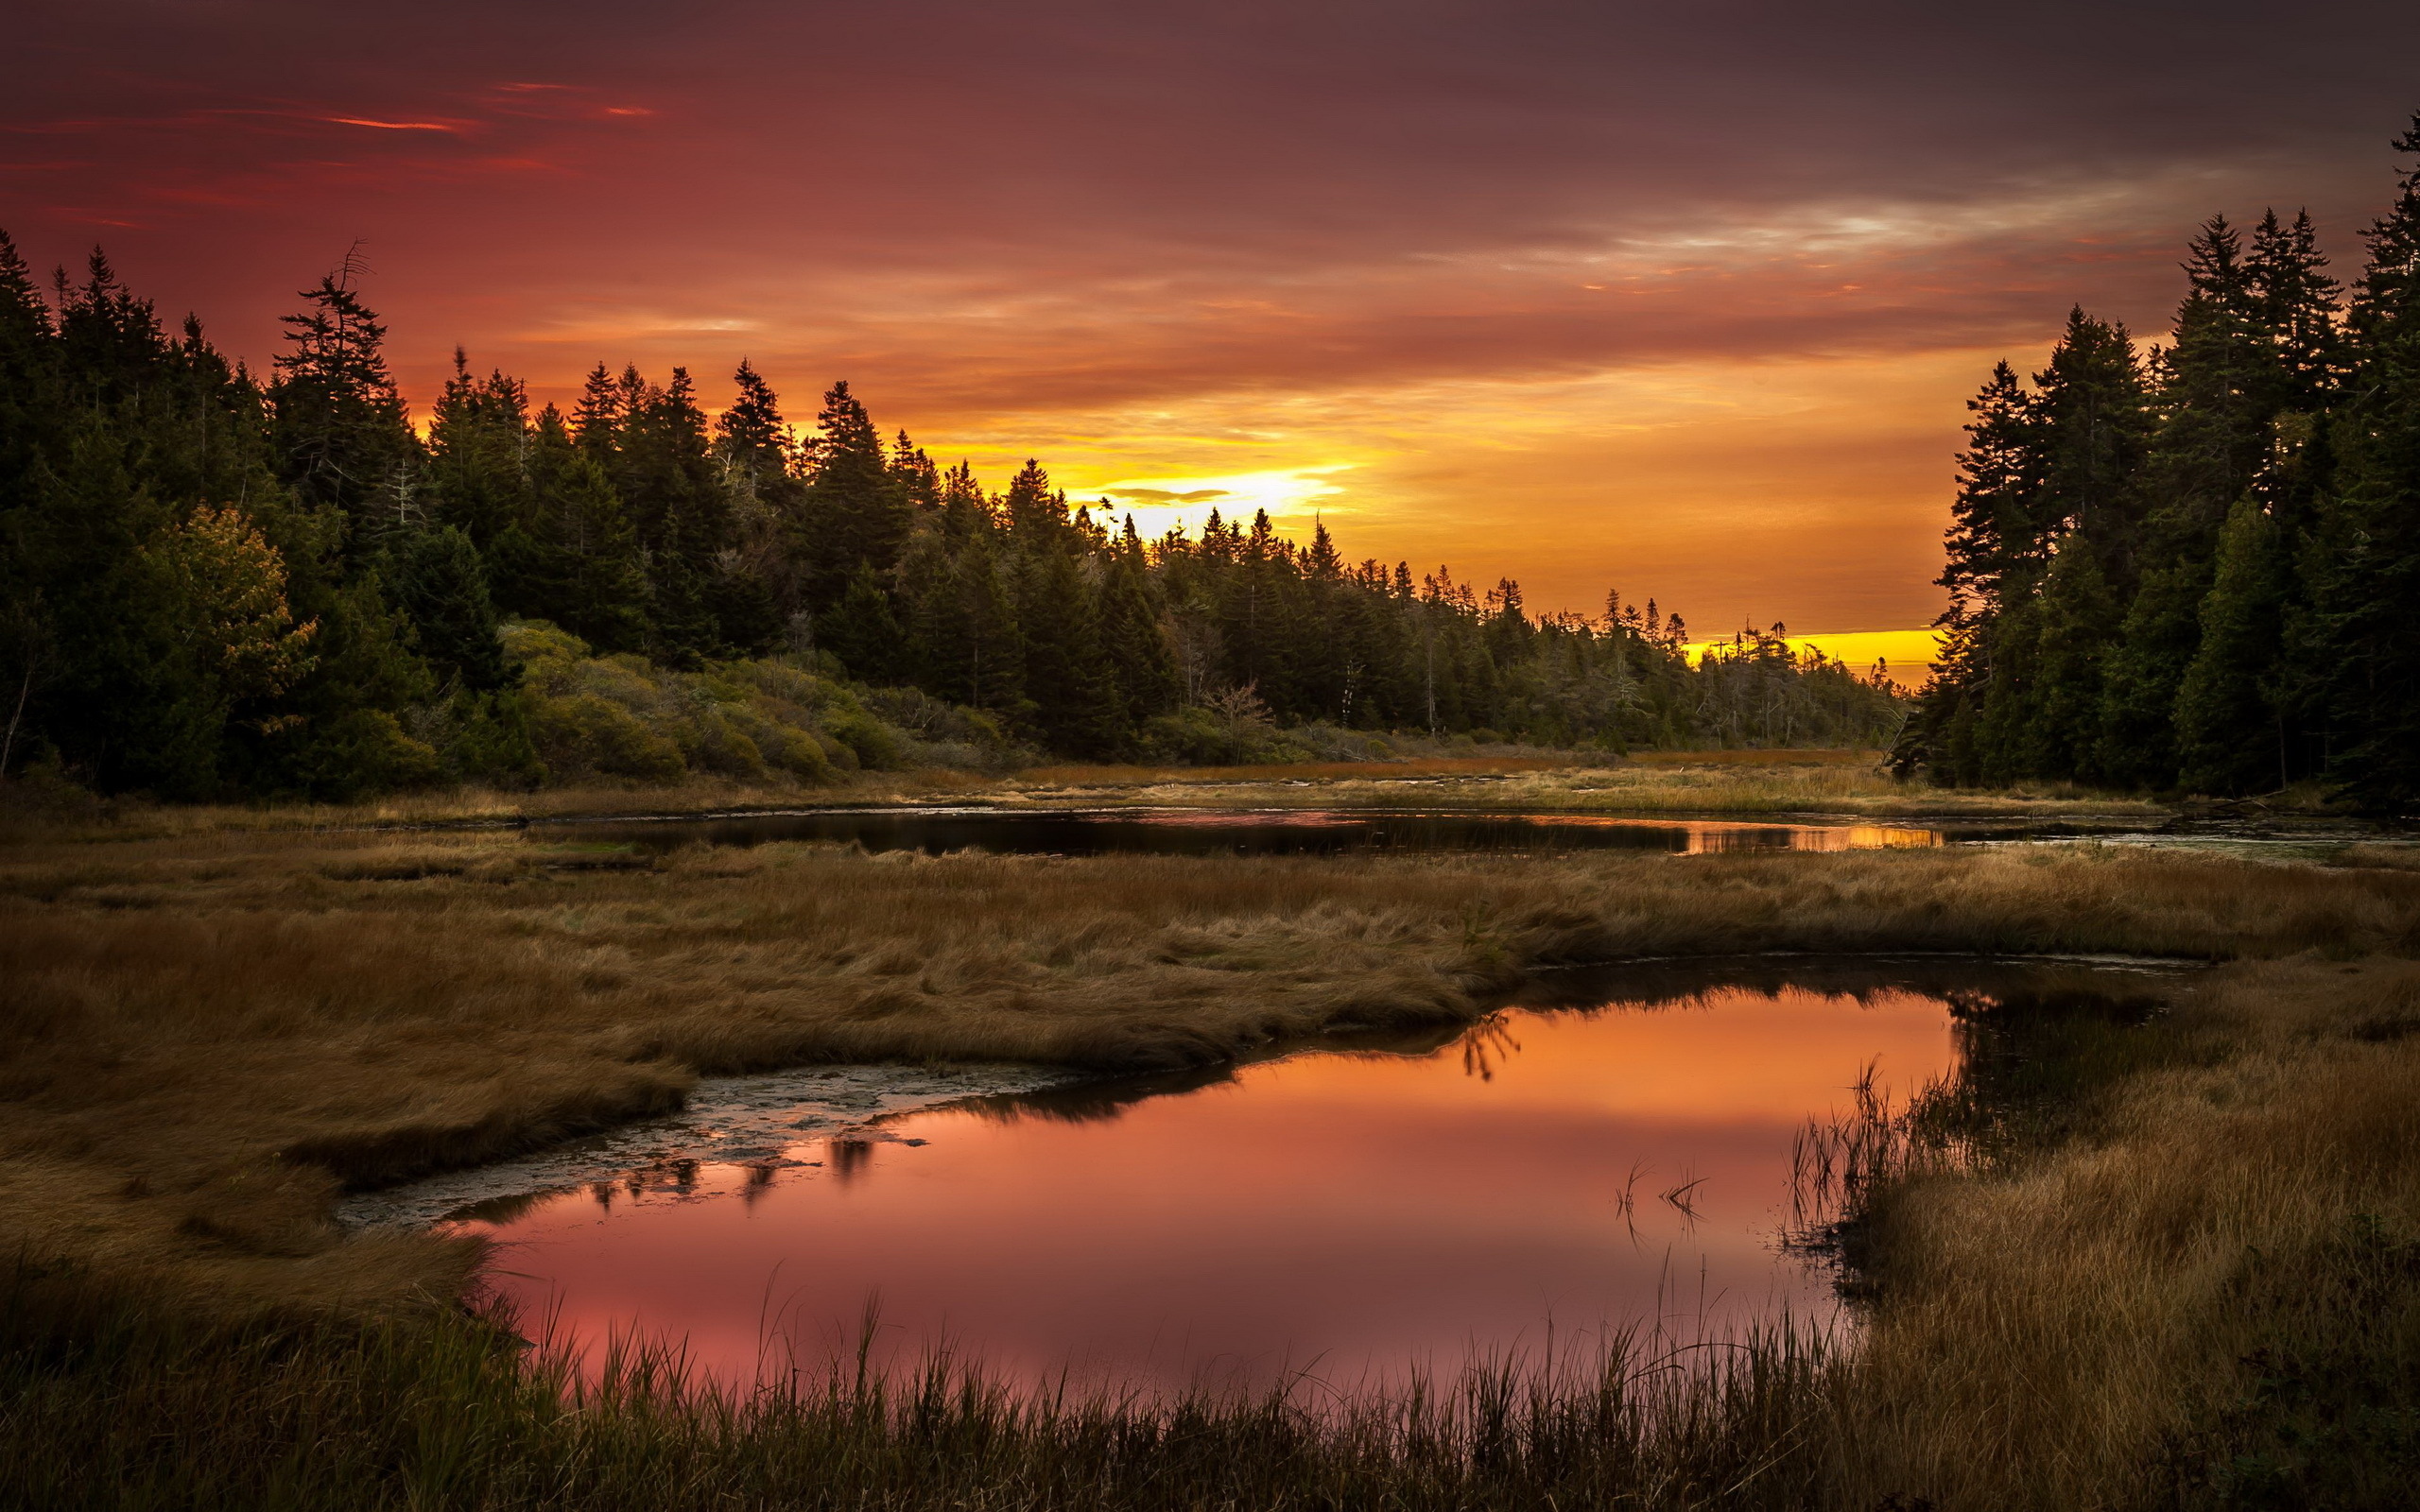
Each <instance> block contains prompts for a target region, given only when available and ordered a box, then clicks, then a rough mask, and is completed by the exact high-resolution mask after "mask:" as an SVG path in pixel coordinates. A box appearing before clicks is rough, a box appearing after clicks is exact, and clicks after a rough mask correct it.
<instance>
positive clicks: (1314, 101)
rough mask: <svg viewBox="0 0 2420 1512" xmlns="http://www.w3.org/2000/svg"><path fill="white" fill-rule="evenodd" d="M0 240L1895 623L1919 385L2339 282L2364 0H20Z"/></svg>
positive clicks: (1907, 605) (1560, 578)
mask: <svg viewBox="0 0 2420 1512" xmlns="http://www.w3.org/2000/svg"><path fill="white" fill-rule="evenodd" d="M9 32H10V33H11V43H10V46H9V48H8V49H7V55H6V57H5V58H0V133H5V141H0V228H5V229H6V230H7V231H8V232H10V233H11V234H12V235H13V236H14V237H15V239H16V240H17V242H18V244H19V246H20V248H21V249H23V250H24V252H25V254H26V257H27V258H28V259H29V260H31V261H33V262H34V263H36V264H37V265H38V266H49V265H51V264H54V263H60V262H68V263H74V262H76V261H78V260H79V259H80V258H81V257H82V256H83V254H84V252H85V251H86V249H88V248H89V247H90V246H91V245H92V244H93V243H95V241H97V242H99V243H101V244H103V245H104V246H105V247H106V248H107V249H109V251H110V253H111V255H112V258H113V259H114V260H115V262H116V264H117V266H118V267H119V269H120V271H121V272H122V274H123V275H124V276H125V277H126V278H127V280H128V281H129V282H130V283H131V284H133V286H135V287H136V288H137V289H138V290H140V291H143V292H146V293H148V294H151V295H154V296H156V297H157V299H158V301H159V303H160V306H161V309H162V313H163V314H164V316H166V317H168V318H171V319H175V318H181V317H182V315H183V314H184V313H185V312H186V311H187V310H188V309H190V310H194V311H197V312H199V314H200V315H201V317H202V318H203V319H204V321H205V323H206V324H207V325H208V327H209V329H210V330H211V332H212V333H213V335H214V336H215V337H216V340H217V341H218V342H219V343H220V344H221V345H222V346H224V347H225V348H227V349H228V350H230V351H231V352H234V353H237V354H239V355H242V356H244V357H246V358H248V359H250V360H251V361H252V362H253V363H255V364H256V365H257V364H264V363H265V362H266V360H267V359H268V357H269V356H270V355H271V354H272V352H274V351H275V349H276V346H277V341H276V335H275V332H276V325H275V318H276V317H277V316H278V315H279V314H281V313H284V312H285V311H286V310H289V309H291V308H292V307H293V306H294V304H295V299H294V292H295V291H296V290H297V289H299V288H300V287H301V286H302V284H304V283H308V282H311V281H312V280H314V279H316V277H317V276H318V275H319V274H320V272H321V271H322V270H324V269H326V268H328V267H330V266H333V265H334V264H335V263H336V262H337V260H338V259H339V258H340V257H341V256H342V255H343V254H344V252H345V249H346V248H347V247H348V246H349V245H350V244H352V243H353V242H354V239H355V238H359V239H360V240H361V242H362V243H363V255H364V257H365V258H366V260H367V262H368V264H369V265H370V266H371V268H372V274H371V276H370V278H369V279H368V281H367V285H366V286H367V291H368V294H369V298H370V300H371V302H372V305H373V306H374V307H376V308H377V309H378V310H379V311H380V312H381V313H382V314H383V315H384V316H385V317H386V318H387V319H388V321H389V327H390V336H389V341H390V351H391V354H392V357H393V360H394V362H395V366H396V369H397V371H398V373H399V374H400V376H401V377H402V379H403V380H404V383H405V385H406V390H407V392H408V394H409V395H410V396H411V398H412V400H413V402H414V404H415V405H416V407H418V408H420V409H422V410H423V411H424V409H425V405H426V403H427V400H428V398H429V396H430V395H431V394H432V393H433V391H434V389H435V387H437V385H438V384H439V382H440V381H441V377H442V375H443V374H444V372H445V371H446V369H447V365H448V363H449V361H450V356H451V352H452V351H453V348H454V346H455V344H456V343H457V342H459V343H461V344H462V345H463V346H464V347H466V348H467V349H468V350H469V352H470V356H471V360H472V362H473V363H474V364H475V366H477V367H479V368H481V369H485V368H487V367H490V366H501V367H503V368H504V369H507V370H508V371H510V372H514V373H517V374H520V375H521V376H523V377H525V378H526V379H527V380H528V382H529V384H530V387H531V389H532V391H533V393H534V394H535V395H537V396H539V397H541V398H555V399H563V398H565V397H567V396H568V395H569V394H570V393H572V392H573V391H574V390H576V388H577V387H578V385H579V377H580V375H581V373H582V372H584V371H585V370H586V369H588V368H589V367H591V366H592V365H593V364H595V363H596V362H597V361H598V360H599V359H602V360H604V361H606V362H608V363H611V364H613V365H614V367H616V368H617V369H618V368H619V367H620V365H622V364H623V363H625V362H635V363H637V364H638V365H639V366H640V368H641V369H643V370H645V371H647V372H648V373H650V374H651V375H654V376H657V377H659V378H660V377H662V376H663V374H664V372H665V369H667V368H669V367H670V366H671V365H673V364H675V363H681V364H685V365H686V366H688V367H689V368H690V369H691V370H692V371H693V373H694V374H696V376H697V378H698V381H699V384H700V389H701V392H702V394H703V396H704V398H705V399H706V401H707V402H708V403H709V404H710V405H718V404H721V403H722V402H723V401H724V399H725V398H726V397H727V396H728V394H729V392H730V383H729V374H730V371H731V369H732V368H733V367H734V366H735V364H736V363H737V362H738V361H739V359H740V358H742V357H743V356H744V357H748V358H750V359H752V361H753V362H754V363H755V364H756V365H757V366H758V368H759V369H762V370H764V371H765V372H766V373H767V374H768V375H769V377H770V378H771V379H772V380H773V381H774V383H775V385H776V387H778V388H779V389H780V390H781V392H782V394H783V396H784V399H785V401H786V403H787V407H788V409H789V410H790V412H791V414H792V417H793V418H794V419H798V420H801V421H812V418H813V413H814V409H815V407H816V400H817V397H818V395H819V394H820V393H821V390H822V388H823V387H825V386H826V385H828V383H829V382H830V381H831V380H832V379H834V378H840V377H845V378H847V379H849V380H850V382H851V384H852V386H853V387H855V388H856V391H857V392H858V393H859V394H860V395H861V396H862V397H863V398H864V399H865V400H866V402H867V403H868V404H869V406H870V407H871V408H872V409H873V414H874V418H875V420H876V421H878V422H879V423H881V424H882V425H884V426H885V427H886V428H894V427H900V426H905V427H907V428H908V430H910V431H911V432H912V433H913V434H914V435H915V437H916V438H917V439H918V440H919V441H921V442H922V443H924V444H925V446H927V447H928V448H929V449H930V450H931V451H933V452H934V454H935V455H937V456H938V457H940V458H941V459H942V460H943V461H945V462H946V461H952V460H956V459H957V458H959V457H960V456H964V457H968V458H971V459H972V460H973V461H974V462H975V464H976V466H977V469H978V471H980V472H983V473H984V475H985V476H986V477H987V479H988V480H989V481H991V482H992V483H993V484H994V486H995V487H996V486H998V485H999V484H1001V483H1003V482H1005V480H1006V477H1007V473H1008V471H1009V470H1010V469H1011V468H1012V467H1013V466H1014V464H1015V462H1016V461H1017V460H1019V459H1021V458H1022V457H1024V456H1025V455H1037V456H1039V457H1040V458H1042V460H1043V461H1044V463H1045V464H1046V466H1048V467H1049V468H1050V469H1051V471H1052V473H1053V475H1054V477H1055V478H1056V479H1057V480H1058V481H1059V482H1061V483H1062V484H1063V485H1064V486H1065V487H1066V488H1067V489H1068V490H1069V491H1070V492H1071V494H1073V495H1075V496H1078V497H1080V498H1085V499H1091V498H1097V497H1099V496H1101V495H1103V494H1107V495H1109V496H1110V497H1112V498H1113V500H1115V502H1116V503H1117V505H1118V506H1119V507H1134V508H1136V509H1138V511H1139V515H1140V523H1141V524H1143V525H1144V526H1145V528H1146V529H1147V530H1152V531H1156V530H1157V529H1159V528H1161V527H1163V526H1164V525H1165V524H1167V522H1168V521H1169V520H1170V519H1172V518H1174V517H1175V516H1176V515H1177V514H1178V513H1179V512H1186V513H1189V515H1190V517H1192V518H1197V519H1198V517H1199V515H1200V513H1201V511H1202V510H1204V509H1206V508H1207V507H1209V506H1210V505H1211V504H1217V505H1219V506H1220V507H1227V508H1230V509H1234V508H1238V507H1240V508H1243V509H1245V510H1246V511H1247V512H1248V511H1249V509H1250V507H1253V506H1255V505H1265V506H1267V507H1270V508H1271V512H1272V514H1273V515H1274V516H1275V517H1276V519H1277V522H1278V524H1279V525H1280V526H1281V528H1287V529H1291V530H1298V531H1301V532H1303V533H1305V534H1306V533H1307V532H1308V529H1309V525H1310V520H1311V517H1312V515H1313V514H1314V512H1318V513H1321V514H1323V515H1324V516H1325V518H1326V520H1327V521H1328V523H1329V524H1330V527H1331V528H1332V529H1334V530H1335V531H1336V532H1337V533H1338V535H1339V538H1340V543H1341V545H1342V546H1343V548H1344V550H1345V551H1346V553H1347V555H1349V556H1351V557H1354V558H1360V557H1363V556H1377V557H1381V558H1385V559H1387V560H1389V561H1392V560H1394V559H1396V558H1409V559H1410V560H1411V561H1412V562H1413V564H1414V565H1415V567H1416V568H1430V567H1433V566H1434V565H1435V564H1437V563H1439V562H1441V561H1444V562H1451V563H1452V564H1453V566H1454V568H1455V570H1456V572H1457V574H1458V575H1459V576H1465V577H1472V578H1478V579H1480V580H1481V581H1483V582H1492V581H1493V580H1494V579H1495V578H1496V577H1497V576H1504V575H1510V576H1514V577H1517V578H1518V579H1520V581H1521V582H1522V583H1523V585H1524V587H1525V589H1526V591H1527V593H1528V597H1529V601H1530V604H1531V606H1532V607H1533V608H1541V609H1552V608H1569V609H1595V608H1597V607H1598V606H1599V605H1600V604H1601V603H1602V600H1603V595H1604V591H1605V589H1606V588H1607V587H1608V586H1609V585H1617V586H1618V587H1619V588H1620V589H1621V590H1622V592H1623V593H1624V594H1625V595H1626V596H1633V597H1640V598H1643V597H1646V596H1648V595H1650V594H1652V595H1654V596H1655V597H1657V598H1658V599H1659V600H1661V601H1662V603H1663V604H1664V605H1666V606H1667V607H1668V608H1672V609H1677V610H1680V611H1681V612H1682V613H1684V614H1685V615H1686V616H1687V617H1688V619H1689V621H1690V623H1691V626H1692V627H1693V628H1694V629H1695V630H1696V631H1698V632H1699V633H1701V634H1710V633H1715V632H1719V631H1727V630H1728V629H1730V628H1732V627H1736V626H1737V625H1738V624H1739V623H1740V622H1741V621H1742V620H1745V619H1753V620H1755V622H1756V623H1758V624H1765V623H1769V622H1771V621H1773V620H1776V619H1781V620H1787V621H1788V622H1789V625H1790V626H1791V627H1792V628H1793V629H1794V630H1798V631H1806V632H1812V631H1826V632H1839V631H1877V630H1892V629H1904V628H1909V627H1917V626H1921V625H1923V624H1924V623H1926V622H1927V620H1929V619H1930V617H1931V616H1932V614H1933V613H1934V611H1935V610H1936V608H1937V602H1938V601H1937V591H1936V590H1935V589H1933V588H1932V587H1931V586H1930V584H1929V579H1930V577H1931V576H1932V575H1933V573H1934V571H1935V570H1936V565H1935V563H1936V558H1937V556H1938V549H1939V531H1940V525H1941V523H1942V521H1943V519H1944V517H1945V509H1946V505H1947V499H1948V490H1949V483H1950V475H1951V468H1952V455H1951V454H1952V452H1953V451H1954V449H1955V447H1956V445H1957V442H1958V439H1959V434H1958V427H1959V424H1960V422H1961V421H1962V417H1963V407H1962V406H1963V401H1964V400H1965V398H1966V397H1967V395H1968V394H1969V393H1971V392H1972V390H1973V389H1974V387H1976V385H1977V384H1978V382H1979V380H1980V379H1981V377H1982V376H1983V372H1984V370H1985V369H1986V368H1987V366H1988V364H1989V363H1990V362H1991V360H1992V359H1993V358H1995V357H1997V356H2000V355H2003V354H2006V355H2009V356H2012V357H2014V358H2016V359H2018V360H2020V361H2021V362H2024V363H2027V364H2029V365H2030V364H2034V363H2038V361H2039V360H2040V358H2041V356H2042V354H2043V353H2044V352H2045V351H2046V350H2047V347H2048V340H2049V337H2050V336H2051V335H2052V334H2053V333H2054V331H2055V330H2056V328H2057V326H2058V323H2059V321H2060V319H2061V318H2062V317H2063V316H2064V315H2065V313H2066V309H2067V306H2068V305H2069V304H2070V303H2071V302H2074V301H2083V303H2084V304H2085V305H2086V306H2087V307H2088V308H2091V309H2092V310H2094V311H2095V312H2096V313H2100V314H2104V315H2108V316H2114V317H2118V318H2123V319H2124V320H2126V321H2127V322H2129V323H2130V324H2131V325H2133V326H2135V328H2136V329H2137V330H2138V331H2142V332H2156V331H2157V330H2158V329H2159V328H2160V327H2161V326H2162V325H2163V324H2164V322H2165V320H2166V318H2167V316H2168V314H2169V311H2170V310H2171V309H2172V307H2173V305H2174V303H2175V301H2176V297H2177V294H2178V291H2179V282H2180V279H2179V275H2178V273H2177V271H2176V267H2175V264H2176V260H2177V257H2178V255H2179V249H2180V247H2181V244H2182V242H2183V241H2184V239H2185V237H2186V235H2187V233H2188V232H2190V230H2191V228H2192V226H2193V223H2194V222H2195V221H2196V220H2198V219H2200V218H2202V217H2203V216H2205V215H2209V214H2210V213H2212V212H2216V211H2222V212H2225V213H2226V214H2228V215H2230V216H2233V217H2238V218H2242V219H2250V218H2254V217H2256V216H2257V215H2258V214H2259V213H2260V211H2261V209H2262V207H2263V206H2265V205H2271V204H2274V205H2276V206H2277V207H2279V208H2280V209H2281V210H2283V211H2286V212H2289V213H2290V212H2291V211H2292V210H2293V209H2294V208H2296V207H2298V206H2304V205H2308V208H2309V209H2310V211H2311V213H2312V214H2313V215H2314V216H2315V217H2316V218H2317V219H2318V221H2319V223H2320V227H2321V232H2322V234H2323V236H2324V238H2325V244H2326V246H2327V248H2328V249H2329V251H2330V252H2331V254H2332V255H2333V256H2334V257H2335V258H2336V260H2337V263H2338V266H2339V271H2340V272H2342V271H2346V270H2348V269H2349V267H2350V266H2352V265H2354V264H2356V263H2357V261H2358V255H2359V248H2358V243H2357V241H2356V232H2357V231H2358V230H2359V226H2360V225H2361V224H2363V223H2364V222H2366V221H2367V219H2368V218H2369V217H2370V216H2371V215H2374V214H2376V213H2377V210H2378V209H2379V208H2380V207H2381V206H2382V205H2383V203H2384V201H2385V198H2386V196H2387V192H2388V189H2389V187H2390V183H2391V171H2392V166H2393V159H2392V155H2391V154H2390V153H2389V152H2388V150H2387V148H2386V141H2387V139H2388V138H2389V137H2390V136H2392V135H2393V134H2394V132H2395V131H2396V130H2397V129H2400V128H2401V127H2403V126H2404V125H2406V124H2408V122H2409V121H2410V118H2411V111H2412V109H2413V108H2414V107H2415V106H2420V68H2415V66H2414V63H2413V60H2414V58H2415V57H2420V7H2414V6H2410V5H2408V4H2386V3H2378V4H2331V3H2325V0H2321V3H2316V4H2303V5H2294V6H2287V5H2226V4H2207V3H2204V4H2194V5H2124V4H2109V3H2105V0H2104V3H2100V4H2033V5H2028V6H2024V7H2009V8H2002V7H1967V6H1948V5H1941V4H1932V5H1906V6H1820V5H1804V4H1787V5H1785V4H1713V5H1665V6H1652V7H1651V6H1641V5H1631V4H1619V3H1608V0H1598V3H1566V4H1541V3H1533V0H1494V3H1489V4H1435V3H1417V0H1395V3H1390V4H1362V3H1335V0H1291V3H1287V4H1264V3H1258V0H1220V3H1218V4H1198V3H1190V0H1187V3H1174V4H1155V5H1141V4H1133V3H1131V0H1130V3H1126V4H1109V3H1095V4H1066V3H1056V0H1039V3H1029V4H1017V5H1002V4H996V3H992V4H977V3H973V0H857V3H855V4H837V3H836V4H825V3H803V0H790V3H780V4H776V3H713V0H708V3H702V4H688V5H666V4H661V3H659V4H652V5H647V6H638V5H630V4H623V3H619V0H586V3H583V4H578V5H573V4H557V3H544V4H531V3H523V4H509V5H508V4H497V3H495V0H488V3H485V4H480V5H468V4H460V3H458V0H424V3H423V4H421V5H418V6H415V7H410V8H405V9H390V8H372V7H355V6H328V5H310V6H305V5H300V4H292V3H285V0H255V3H244V0H182V3H164V0H163V3H154V4H127V3H121V0H98V3H93V4H82V5H75V6H69V5H63V4H51V5H44V6H39V7H22V8H16V13H15V14H14V15H12V18H11V20H10V23H9Z"/></svg>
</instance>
